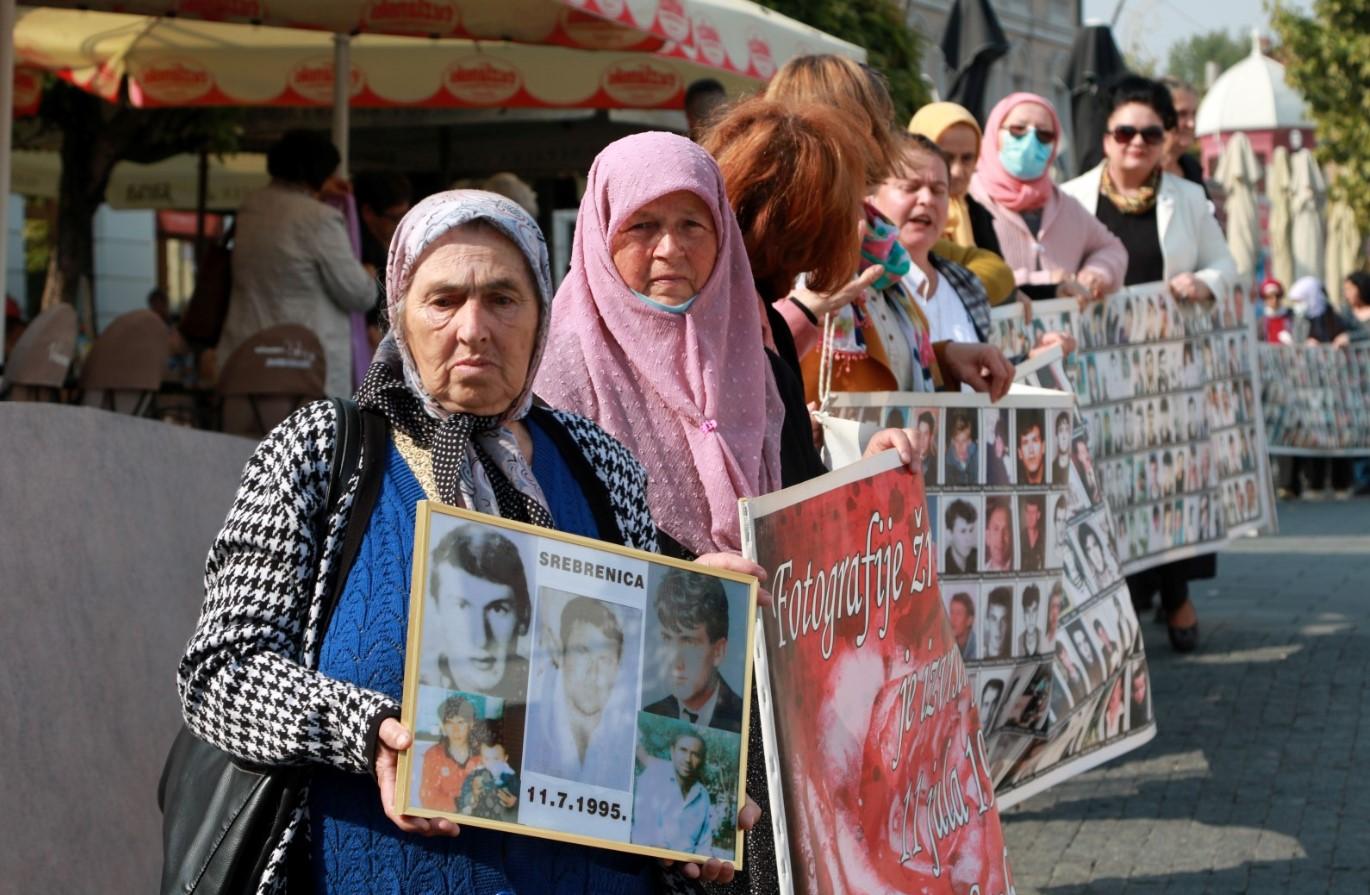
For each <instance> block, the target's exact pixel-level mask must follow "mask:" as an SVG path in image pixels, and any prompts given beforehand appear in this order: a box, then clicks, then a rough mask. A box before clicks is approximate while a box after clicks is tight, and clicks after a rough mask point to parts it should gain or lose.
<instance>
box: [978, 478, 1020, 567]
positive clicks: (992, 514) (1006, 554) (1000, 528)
mask: <svg viewBox="0 0 1370 895" xmlns="http://www.w3.org/2000/svg"><path fill="white" fill-rule="evenodd" d="M1013 529H1014V515H1013V497H1012V495H1008V494H994V495H990V496H988V497H986V498H985V524H984V532H985V545H984V550H983V551H982V553H981V556H982V558H983V561H982V563H981V566H980V571H982V572H1012V571H1014V570H1015V569H1016V568H1017V565H1016V563H1015V562H1014V549H1013V542H1014V540H1015V539H1014V537H1013Z"/></svg>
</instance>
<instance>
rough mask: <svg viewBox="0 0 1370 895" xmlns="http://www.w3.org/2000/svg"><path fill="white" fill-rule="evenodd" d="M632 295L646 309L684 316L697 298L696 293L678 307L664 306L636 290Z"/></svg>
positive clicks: (697, 294)
mask: <svg viewBox="0 0 1370 895" xmlns="http://www.w3.org/2000/svg"><path fill="white" fill-rule="evenodd" d="M633 294H634V295H636V296H637V297H638V300H640V301H641V302H642V303H643V304H644V305H646V306H647V307H649V308H654V309H656V310H658V311H665V312H666V313H667V314H684V313H685V312H686V311H688V310H690V305H692V304H694V303H695V301H696V300H698V298H699V293H698V292H696V293H695V294H694V295H691V296H690V297H689V298H688V299H687V300H685V301H684V302H681V303H680V304H678V305H664V304H662V303H661V302H659V301H656V300H654V299H651V298H648V297H647V296H645V295H643V294H642V293H641V292H638V291H637V290H636V289H634V290H633Z"/></svg>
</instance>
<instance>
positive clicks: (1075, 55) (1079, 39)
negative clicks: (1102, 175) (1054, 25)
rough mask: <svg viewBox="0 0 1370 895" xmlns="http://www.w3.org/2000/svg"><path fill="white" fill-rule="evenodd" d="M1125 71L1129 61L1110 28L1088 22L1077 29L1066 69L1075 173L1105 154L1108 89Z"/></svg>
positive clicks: (1097, 161)
mask: <svg viewBox="0 0 1370 895" xmlns="http://www.w3.org/2000/svg"><path fill="white" fill-rule="evenodd" d="M1125 74H1127V63H1126V62H1124V61H1123V54H1122V53H1120V52H1118V44H1117V43H1115V42H1114V40H1113V31H1112V29H1111V28H1109V27H1108V26H1107V25H1086V26H1085V27H1083V28H1081V29H1080V30H1079V31H1077V32H1076V34H1075V42H1074V43H1073V44H1072V45H1071V48H1070V62H1069V63H1068V64H1067V66H1066V71H1065V82H1066V86H1067V87H1068V88H1069V89H1070V126H1071V150H1070V155H1071V160H1072V161H1073V162H1074V163H1075V168H1074V171H1075V173H1076V174H1078V173H1080V172H1081V171H1088V170H1089V169H1090V168H1093V167H1094V166H1095V165H1097V164H1098V163H1099V162H1100V160H1102V159H1103V157H1104V150H1103V141H1104V128H1105V127H1106V126H1107V125H1108V91H1109V90H1110V89H1111V88H1112V87H1113V84H1114V82H1115V81H1117V80H1118V79H1119V78H1121V77H1122V76H1123V75H1125Z"/></svg>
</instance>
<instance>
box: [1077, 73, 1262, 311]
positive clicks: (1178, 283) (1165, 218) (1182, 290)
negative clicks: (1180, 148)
mask: <svg viewBox="0 0 1370 895" xmlns="http://www.w3.org/2000/svg"><path fill="white" fill-rule="evenodd" d="M1110 106H1111V111H1110V112H1109V116H1108V125H1107V129H1106V130H1105V131H1104V160H1103V161H1102V162H1100V163H1099V165H1098V166H1097V167H1095V168H1094V169H1093V170H1090V171H1088V172H1086V173H1084V174H1082V175H1080V176H1079V177H1077V178H1075V179H1074V180H1072V181H1069V182H1068V183H1065V184H1062V186H1061V191H1062V192H1064V193H1066V194H1068V195H1070V196H1073V197H1074V198H1076V199H1078V200H1079V201H1080V204H1082V205H1084V207H1085V208H1087V209H1089V210H1090V211H1091V212H1093V213H1094V214H1095V215H1096V216H1097V217H1098V218H1099V220H1100V221H1102V222H1103V223H1104V225H1105V226H1107V227H1108V229H1110V230H1112V231H1113V232H1114V233H1115V234H1117V235H1118V237H1119V238H1120V239H1122V241H1123V243H1124V244H1125V245H1126V246H1127V255H1128V262H1127V273H1126V274H1125V276H1124V281H1123V282H1124V285H1128V286H1131V285H1133V284H1135V283H1150V282H1154V281H1156V280H1165V281H1166V282H1167V283H1169V284H1170V292H1171V294H1172V295H1174V296H1175V297H1176V298H1177V299H1179V300H1180V301H1211V300H1212V299H1213V297H1214V296H1215V295H1218V294H1220V293H1222V292H1223V291H1224V290H1225V289H1226V288H1227V287H1228V286H1229V285H1230V284H1231V283H1234V282H1236V278H1237V268H1236V265H1235V264H1234V263H1233V261H1232V255H1231V253H1229V252H1228V250H1227V241H1226V240H1224V239H1223V234H1222V230H1221V228H1219V227H1218V221H1217V219H1216V218H1214V217H1213V213H1212V211H1211V210H1210V209H1209V205H1208V200H1207V198H1205V196H1204V193H1203V189H1202V188H1201V187H1199V186H1198V185H1197V184H1194V183H1190V182H1189V181H1187V180H1185V179H1184V178H1182V177H1177V176H1175V175H1174V174H1170V173H1167V172H1166V171H1165V168H1164V163H1165V140H1166V132H1167V131H1170V130H1173V129H1174V128H1175V124H1176V114H1175V106H1174V103H1173V102H1172V100H1171V98H1170V91H1169V90H1167V89H1166V87H1165V85H1163V84H1161V83H1160V82H1158V81H1153V80H1151V79H1150V78H1142V77H1138V76H1135V75H1134V76H1129V77H1126V78H1123V79H1122V80H1120V81H1119V82H1118V83H1117V85H1116V86H1115V87H1114V88H1113V93H1112V98H1111V100H1110Z"/></svg>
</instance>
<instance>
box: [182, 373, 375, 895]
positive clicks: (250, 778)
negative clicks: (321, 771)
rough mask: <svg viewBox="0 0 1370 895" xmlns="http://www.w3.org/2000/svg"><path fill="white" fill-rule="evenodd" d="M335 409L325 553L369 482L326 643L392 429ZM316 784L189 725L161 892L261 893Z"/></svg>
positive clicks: (331, 598) (320, 534) (346, 407)
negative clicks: (348, 502)
mask: <svg viewBox="0 0 1370 895" xmlns="http://www.w3.org/2000/svg"><path fill="white" fill-rule="evenodd" d="M333 411H334V416H335V420H336V435H335V439H334V447H333V458H332V463H331V464H330V468H329V476H328V496H327V499H326V501H325V502H324V506H323V508H322V512H321V513H320V518H319V519H318V520H317V521H316V523H315V524H316V528H315V533H316V543H318V544H319V545H320V551H322V549H323V546H322V545H323V544H324V543H325V541H326V538H327V533H328V525H329V521H330V520H331V519H332V518H333V515H334V514H335V513H336V511H337V505H338V501H339V500H341V498H342V495H343V492H344V490H345V489H346V488H347V484H348V482H350V481H351V479H352V477H353V476H354V475H355V474H356V473H357V469H358V467H359V466H360V468H361V481H359V482H358V485H357V493H356V495H355V497H354V499H353V502H352V507H351V510H350V512H349V515H348V522H347V529H346V531H345V533H344V535H343V545H342V552H341V553H340V555H339V560H338V562H336V563H334V564H333V567H332V569H331V571H330V580H329V581H328V583H327V587H326V590H325V593H326V594H327V596H326V600H327V602H326V603H325V605H324V607H323V611H322V613H321V614H320V632H319V637H320V645H322V638H323V636H324V634H325V633H326V632H327V630H328V625H329V622H330V621H331V620H332V616H333V610H334V608H335V607H336V606H337V602H338V596H339V594H341V592H342V588H343V586H344V585H345V584H346V582H347V574H348V570H349V569H350V567H351V564H352V560H353V558H354V557H355V556H356V552H357V547H358V546H359V545H360V543H361V539H362V536H363V535H365V533H366V528H367V524H368V522H369V521H370V517H371V507H372V506H374V504H375V500H376V494H377V492H378V491H379V489H380V483H381V479H382V478H383V476H382V474H381V471H382V470H383V469H384V468H385V439H386V437H387V435H388V429H387V426H386V425H385V420H384V418H383V417H379V416H377V415H375V414H371V413H363V412H362V411H361V410H359V408H358V407H357V405H356V403H355V402H353V401H348V400H343V399H339V398H335V399H333ZM307 781H308V772H307V771H305V770H303V769H302V768H298V767H258V766H254V765H251V764H248V763H246V762H241V761H239V760H237V759H235V758H233V756H231V755H229V754H228V753H227V752H224V751H223V750H222V749H218V748H216V747H214V746H212V745H210V744H209V743H206V742H205V741H204V740H201V739H199V738H198V737H196V736H195V735H194V734H192V733H191V732H190V728H188V727H186V726H185V725H184V724H183V725H182V726H181V731H180V733H179V734H178V735H177V737H176V741H175V742H174V743H173V744H172V747H171V751H170V753H169V754H168V755H167V759H166V764H165V765H164V767H163V769H162V778H161V781H160V784H159V786H158V788H157V801H158V805H159V806H160V807H161V808H162V855H163V865H162V884H161V892H162V893H164V895H171V893H176V895H192V893H194V895H219V893H225V895H226V893H238V892H247V891H251V890H252V889H254V888H255V887H256V884H257V881H258V880H260V879H261V878H262V874H263V873H264V872H265V871H266V866H267V864H268V862H269V860H270V858H271V855H272V853H273V852H274V851H275V848H276V845H277V843H279V842H280V841H281V837H282V836H283V835H284V833H285V829H286V827H287V826H288V824H289V823H290V820H291V819H292V818H293V817H294V814H295V810H296V806H297V805H298V803H299V799H300V797H301V794H302V790H303V787H304V786H305V785H306V784H307ZM296 851H297V852H298V850H296ZM292 858H293V856H292ZM290 864H291V861H287V867H286V869H285V872H286V873H287V875H288V876H289V875H290V874H291V872H292V871H293V870H294V869H295V868H293V867H291V866H290Z"/></svg>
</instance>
